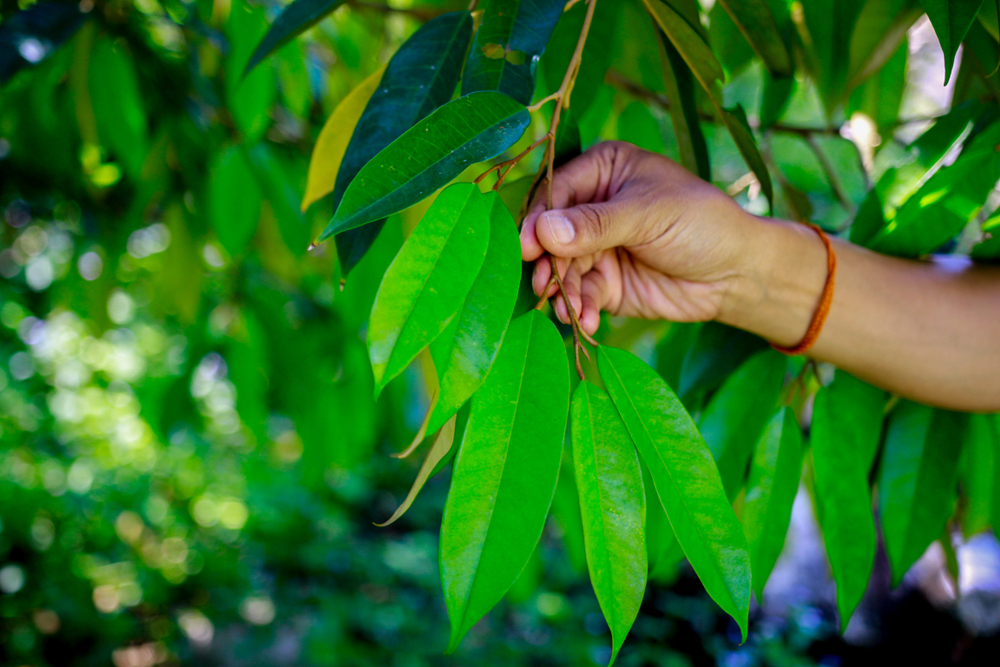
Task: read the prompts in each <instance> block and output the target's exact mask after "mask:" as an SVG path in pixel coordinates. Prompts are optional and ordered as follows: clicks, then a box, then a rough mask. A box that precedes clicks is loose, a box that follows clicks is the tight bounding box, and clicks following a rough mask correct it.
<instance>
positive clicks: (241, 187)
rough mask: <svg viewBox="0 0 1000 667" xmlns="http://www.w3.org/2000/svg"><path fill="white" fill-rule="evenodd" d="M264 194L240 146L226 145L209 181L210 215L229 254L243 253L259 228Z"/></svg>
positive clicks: (213, 167)
mask: <svg viewBox="0 0 1000 667" xmlns="http://www.w3.org/2000/svg"><path fill="white" fill-rule="evenodd" d="M260 206H261V194H260V189H259V188H258V187H257V182H256V180H255V179H254V175H253V171H251V169H250V164H249V163H248V162H247V158H246V154H245V153H244V152H243V151H242V150H241V149H239V148H237V147H235V146H234V147H231V148H228V149H226V150H225V151H224V152H223V153H221V154H220V155H219V158H218V161H217V162H216V163H215V164H214V165H212V167H211V171H210V174H209V185H208V219H209V222H210V223H211V224H212V227H213V228H214V229H215V233H216V234H217V235H218V237H219V241H220V242H221V243H222V247H223V248H225V249H226V252H228V253H229V254H230V255H239V254H241V253H242V252H243V251H244V250H245V249H246V247H247V245H248V244H249V243H250V239H252V238H253V235H254V232H256V231H257V221H258V219H259V218H260Z"/></svg>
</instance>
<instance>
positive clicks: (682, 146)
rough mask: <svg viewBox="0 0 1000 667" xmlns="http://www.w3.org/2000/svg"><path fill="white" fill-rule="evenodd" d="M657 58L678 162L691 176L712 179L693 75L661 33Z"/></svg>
mask: <svg viewBox="0 0 1000 667" xmlns="http://www.w3.org/2000/svg"><path fill="white" fill-rule="evenodd" d="M659 48H660V57H661V60H662V61H663V82H664V87H665V88H666V92H667V98H668V99H669V100H670V101H671V105H670V109H669V110H668V111H669V113H670V122H671V123H673V126H674V136H675V137H676V139H677V152H678V156H679V158H680V163H681V164H682V165H684V167H685V168H686V169H687V170H688V171H690V172H691V173H692V174H697V175H698V176H700V177H701V178H702V179H704V180H706V181H711V180H712V166H711V162H710V160H709V157H708V146H707V144H706V143H705V135H704V133H703V132H702V130H701V120H700V119H699V117H698V99H697V88H696V87H695V81H694V75H693V74H691V68H690V67H688V66H687V63H685V62H684V59H683V58H681V54H680V53H678V51H677V49H676V48H675V47H674V45H673V44H672V43H671V42H670V40H669V39H667V37H666V36H665V35H663V33H662V32H661V33H660V44H659Z"/></svg>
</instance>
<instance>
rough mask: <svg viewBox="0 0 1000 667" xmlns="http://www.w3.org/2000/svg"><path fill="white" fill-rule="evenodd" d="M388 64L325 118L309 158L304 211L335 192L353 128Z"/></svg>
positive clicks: (369, 77)
mask: <svg viewBox="0 0 1000 667" xmlns="http://www.w3.org/2000/svg"><path fill="white" fill-rule="evenodd" d="M385 68H386V66H382V67H380V68H379V69H377V70H375V71H374V72H372V73H371V74H370V75H369V76H368V78H367V79H365V80H364V81H362V82H361V84H360V85H359V86H358V87H357V88H355V89H354V90H352V91H351V92H350V93H349V94H348V95H347V97H345V98H344V99H342V100H341V101H340V104H338V105H337V108H336V109H334V110H333V113H332V114H330V117H329V118H327V119H326V123H325V124H324V125H323V129H322V130H321V131H320V133H319V138H318V139H316V145H315V146H314V147H313V152H312V158H311V159H310V160H309V178H308V180H307V181H306V193H305V195H303V197H302V212H303V213H305V211H306V209H308V208H309V207H310V206H311V205H312V204H313V202H316V201H319V200H320V199H322V198H323V197H325V196H326V195H328V194H330V193H331V192H333V186H334V184H335V183H336V182H337V173H338V172H339V171H340V163H341V161H342V160H343V159H344V154H345V153H346V152H347V145H348V144H349V143H350V141H351V136H352V135H353V134H354V128H355V127H357V124H358V121H359V120H360V119H361V114H362V113H363V112H364V110H365V107H366V106H367V105H368V100H369V99H371V96H372V94H373V93H374V92H375V89H376V88H378V85H379V82H380V81H381V80H382V75H383V73H384V72H385Z"/></svg>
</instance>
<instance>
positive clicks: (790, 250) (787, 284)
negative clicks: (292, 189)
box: [717, 214, 827, 347]
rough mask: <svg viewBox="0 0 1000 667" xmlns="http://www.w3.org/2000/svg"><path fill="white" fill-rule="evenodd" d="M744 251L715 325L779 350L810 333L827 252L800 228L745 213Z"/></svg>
mask: <svg viewBox="0 0 1000 667" xmlns="http://www.w3.org/2000/svg"><path fill="white" fill-rule="evenodd" d="M742 227H743V229H744V230H745V237H746V240H745V252H742V253H741V256H740V257H741V259H740V261H739V268H738V269H737V271H736V272H735V276H734V278H733V279H732V280H731V281H730V282H729V284H728V286H727V289H726V291H725V294H724V297H723V300H722V306H721V308H720V309H719V316H718V318H717V319H718V320H719V321H720V322H723V323H724V324H729V325H732V326H735V327H738V328H740V329H745V330H747V331H750V332H752V333H755V334H758V335H759V336H762V337H764V338H765V339H767V340H768V341H770V342H771V343H774V344H776V345H779V346H782V347H791V346H794V345H796V344H798V343H799V342H800V341H801V340H802V337H803V336H804V335H805V333H806V331H807V329H808V328H809V323H810V321H811V320H812V317H813V314H814V313H815V311H816V308H817V306H818V304H819V301H820V298H821V296H822V293H823V287H824V284H825V282H826V274H827V255H826V248H825V247H824V245H823V242H822V240H820V238H819V236H818V235H817V234H816V232H815V231H814V230H812V229H810V228H808V227H806V226H805V225H801V224H798V223H792V222H785V221H781V220H773V219H767V218H758V217H756V216H752V215H749V214H747V219H746V220H745V221H744V224H743V225H742Z"/></svg>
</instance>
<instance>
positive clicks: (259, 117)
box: [225, 2, 278, 146]
mask: <svg viewBox="0 0 1000 667" xmlns="http://www.w3.org/2000/svg"><path fill="white" fill-rule="evenodd" d="M266 30H267V17H266V16H265V13H264V7H263V6H262V5H253V4H250V3H247V2H238V3H234V4H233V5H232V8H231V9H230V11H229V19H228V20H227V21H226V24H225V31H226V37H228V38H229V46H230V49H229V53H228V54H227V55H226V63H225V71H226V72H227V74H229V76H227V77H226V78H225V84H226V106H228V107H229V110H230V112H231V113H232V116H233V121H234V123H235V125H236V127H237V129H239V131H240V134H241V135H242V138H243V143H244V144H246V145H247V146H252V145H254V144H256V143H257V142H258V141H259V140H260V138H261V137H262V136H263V135H264V131H265V130H267V127H268V125H269V124H270V122H271V119H270V116H269V115H268V113H267V112H268V110H269V109H270V108H271V105H272V104H274V101H275V98H276V97H277V95H278V88H277V86H276V85H275V80H274V71H273V68H272V66H271V63H267V64H266V65H265V66H264V67H261V68H260V69H258V70H257V71H256V72H254V73H253V74H251V75H249V76H246V77H244V78H241V77H239V76H237V72H238V71H239V70H240V69H241V68H242V67H243V64H244V63H245V62H247V61H248V60H249V57H250V51H251V49H252V48H253V45H254V44H256V43H257V40H258V39H260V37H261V36H262V35H263V34H264V32H265V31H266Z"/></svg>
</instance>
